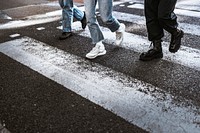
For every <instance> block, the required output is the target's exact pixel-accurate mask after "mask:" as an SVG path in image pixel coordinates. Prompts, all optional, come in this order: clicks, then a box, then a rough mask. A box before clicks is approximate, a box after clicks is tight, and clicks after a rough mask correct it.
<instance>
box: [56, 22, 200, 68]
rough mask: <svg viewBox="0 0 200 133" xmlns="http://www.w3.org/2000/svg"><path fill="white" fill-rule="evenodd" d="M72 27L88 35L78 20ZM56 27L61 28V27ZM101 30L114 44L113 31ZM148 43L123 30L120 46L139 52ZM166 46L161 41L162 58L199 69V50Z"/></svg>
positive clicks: (145, 47)
mask: <svg viewBox="0 0 200 133" xmlns="http://www.w3.org/2000/svg"><path fill="white" fill-rule="evenodd" d="M72 27H73V30H74V31H77V34H79V35H81V36H84V37H90V32H89V30H88V27H87V28H86V29H85V30H84V31H83V32H80V30H81V29H82V28H81V24H80V22H74V23H73V24H72ZM57 28H59V29H61V27H57ZM101 30H102V32H103V34H104V37H105V43H108V44H112V45H115V43H114V42H115V33H112V32H111V31H110V30H109V29H108V28H105V27H101ZM149 45H150V42H149V41H148V39H147V37H143V36H139V35H136V34H132V33H127V32H125V35H124V41H123V44H122V45H121V47H124V48H126V49H130V50H133V51H135V52H139V53H141V52H144V51H147V50H148V49H149ZM168 47H169V43H168V42H163V45H162V48H163V53H164V57H163V59H164V60H167V61H170V62H173V63H176V64H180V65H183V66H186V67H189V68H192V69H195V70H198V71H200V50H198V49H194V48H190V47H186V46H181V48H180V50H179V51H178V52H176V53H175V54H173V53H170V52H169V51H168Z"/></svg>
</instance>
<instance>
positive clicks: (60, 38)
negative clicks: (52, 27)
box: [59, 34, 72, 40]
mask: <svg viewBox="0 0 200 133" xmlns="http://www.w3.org/2000/svg"><path fill="white" fill-rule="evenodd" d="M71 36H72V34H70V35H68V36H66V37H63V38H62V37H59V40H65V39H67V38H69V37H71Z"/></svg>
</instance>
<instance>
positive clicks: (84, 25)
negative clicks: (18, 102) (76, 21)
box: [81, 12, 87, 29]
mask: <svg viewBox="0 0 200 133" xmlns="http://www.w3.org/2000/svg"><path fill="white" fill-rule="evenodd" d="M81 24H82V28H83V29H85V27H86V25H87V20H86V15H85V12H84V16H83V19H82V20H81Z"/></svg>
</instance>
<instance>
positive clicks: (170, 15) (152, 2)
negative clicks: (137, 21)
mask: <svg viewBox="0 0 200 133" xmlns="http://www.w3.org/2000/svg"><path fill="white" fill-rule="evenodd" d="M176 2H177V0H144V5H145V7H144V8H145V18H146V27H147V32H148V39H149V41H151V42H152V44H153V48H152V49H150V50H148V51H147V52H144V53H142V54H141V55H140V57H139V59H140V60H142V61H150V60H153V59H156V58H162V57H163V52H162V45H161V43H162V40H161V39H162V37H163V36H164V30H166V31H167V32H169V33H170V34H171V41H170V45H169V51H170V52H172V53H175V52H177V51H178V50H179V48H180V46H181V38H182V37H183V35H184V32H183V31H182V30H180V29H178V28H177V27H178V23H177V16H176V14H175V13H174V9H175V5H176Z"/></svg>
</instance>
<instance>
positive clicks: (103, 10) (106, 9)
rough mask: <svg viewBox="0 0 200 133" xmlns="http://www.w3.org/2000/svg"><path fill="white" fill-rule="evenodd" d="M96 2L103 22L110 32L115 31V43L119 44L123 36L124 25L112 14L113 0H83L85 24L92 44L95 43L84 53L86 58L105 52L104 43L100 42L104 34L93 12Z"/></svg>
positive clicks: (92, 57)
mask: <svg viewBox="0 0 200 133" xmlns="http://www.w3.org/2000/svg"><path fill="white" fill-rule="evenodd" d="M97 2H98V5H99V13H100V16H101V19H102V21H103V23H104V24H105V25H106V27H107V28H109V29H110V30H111V31H112V32H115V33H116V41H115V43H116V45H120V44H121V43H122V41H123V38H124V31H125V25H124V24H123V23H119V21H118V20H117V19H116V18H115V17H114V16H113V15H112V10H113V0H84V5H85V13H86V18H87V24H88V28H89V31H90V35H91V38H92V44H94V45H95V46H94V47H93V49H92V50H91V51H90V52H89V53H87V54H86V57H87V58H88V59H94V58H96V57H97V56H100V55H105V54H106V50H105V47H104V44H103V43H102V41H103V40H104V36H103V33H102V31H101V29H100V27H99V24H98V22H97V18H96V13H95V12H96V4H97Z"/></svg>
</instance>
